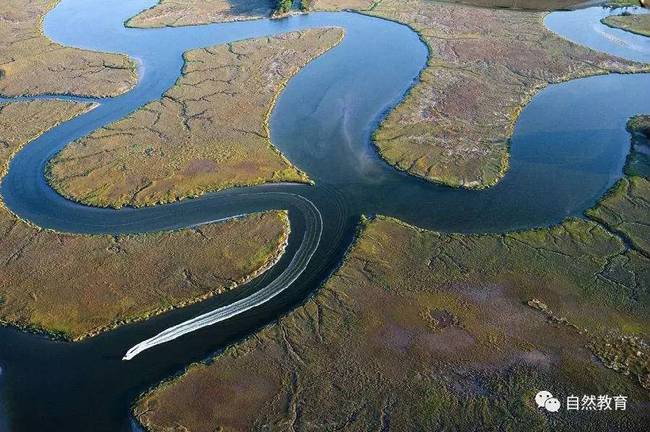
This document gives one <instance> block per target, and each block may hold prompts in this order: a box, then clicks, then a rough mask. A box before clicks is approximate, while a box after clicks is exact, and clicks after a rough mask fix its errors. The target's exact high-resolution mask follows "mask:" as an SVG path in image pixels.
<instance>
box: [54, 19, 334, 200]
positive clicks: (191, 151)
mask: <svg viewBox="0 0 650 432" xmlns="http://www.w3.org/2000/svg"><path fill="white" fill-rule="evenodd" d="M341 38H342V31H341V30H339V29H318V30H308V31H305V32H302V33H288V34H284V35H280V36H276V37H271V38H265V39H255V40H247V41H243V42H236V43H232V44H227V45H223V46H217V47H213V48H208V49H198V50H193V51H190V52H188V53H186V54H185V60H186V64H185V68H184V70H183V75H182V77H181V78H180V79H179V80H178V82H177V84H176V85H175V86H174V87H173V88H172V89H170V90H169V91H168V92H167V93H166V94H165V95H164V96H163V98H162V99H161V100H159V101H156V102H152V103H150V104H148V105H146V106H145V107H143V108H141V109H140V110H138V111H137V112H135V113H133V114H132V115H130V116H128V117H126V118H124V119H122V120H120V121H118V122H116V123H113V124H111V125H109V126H106V127H104V128H103V129H100V130H97V131H95V132H94V133H92V134H91V135H90V136H88V137H87V138H84V139H82V140H80V141H78V142H75V143H72V144H71V145H69V146H67V147H66V148H65V149H64V150H63V151H62V152H61V153H60V154H58V155H57V156H56V157H55V158H54V159H53V161H52V162H51V164H50V166H49V178H50V181H51V183H52V184H53V186H54V187H55V188H56V189H57V190H58V191H59V192H60V193H62V194H63V195H65V196H67V197H70V198H72V199H74V200H77V201H81V202H84V203H87V204H91V205H96V206H113V207H120V206H124V205H134V206H144V205H152V204H156V203H160V202H169V201H174V200H178V199H181V198H184V197H188V196H197V195H200V194H202V193H204V192H208V191H215V190H219V189H224V188H228V187H231V186H237V185H255V184H260V183H266V182H282V181H285V182H307V181H308V178H307V176H306V174H304V173H303V172H301V171H300V170H299V169H297V168H296V167H294V166H293V165H291V163H290V162H289V161H288V160H286V159H285V158H284V157H283V156H282V155H281V154H280V152H279V151H277V150H276V148H275V147H274V146H273V145H272V144H271V142H270V141H269V131H268V126H267V118H268V115H269V113H270V111H271V108H272V107H273V105H274V103H275V98H276V96H277V95H278V93H279V92H280V91H281V90H282V88H283V87H284V84H285V83H286V82H287V80H288V79H289V78H290V77H291V76H293V75H294V74H295V73H297V72H298V71H299V70H300V68H301V67H302V66H303V65H304V64H306V63H307V62H308V61H310V60H311V59H312V58H314V57H316V56H318V55H320V54H322V53H323V52H325V51H327V50H328V49H329V48H331V47H332V46H334V45H336V44H337V43H338V42H339V41H340V40H341Z"/></svg>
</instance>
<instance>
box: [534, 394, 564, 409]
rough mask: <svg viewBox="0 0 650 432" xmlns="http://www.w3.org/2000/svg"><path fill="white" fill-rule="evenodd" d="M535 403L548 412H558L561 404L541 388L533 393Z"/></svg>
mask: <svg viewBox="0 0 650 432" xmlns="http://www.w3.org/2000/svg"><path fill="white" fill-rule="evenodd" d="M535 403H536V404H537V406H538V407H539V408H544V409H545V410H546V411H548V412H558V411H559V410H560V406H561V404H560V401H559V400H558V399H556V398H554V397H553V395H552V394H551V392H548V391H546V390H542V391H540V392H538V393H537V394H536V395H535Z"/></svg>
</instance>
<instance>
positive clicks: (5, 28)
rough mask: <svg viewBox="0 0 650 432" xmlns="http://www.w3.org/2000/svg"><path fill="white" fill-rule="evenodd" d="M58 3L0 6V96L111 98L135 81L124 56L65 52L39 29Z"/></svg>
mask: <svg viewBox="0 0 650 432" xmlns="http://www.w3.org/2000/svg"><path fill="white" fill-rule="evenodd" d="M58 2H59V0H39V1H34V0H3V1H2V2H0V23H2V24H1V25H0V94H1V95H4V96H19V95H34V94H40V93H48V94H74V95H81V96H97V97H103V96H116V95H118V94H121V93H124V92H126V91H127V90H129V89H130V88H131V87H133V86H134V85H135V83H136V81H137V76H136V71H135V63H134V62H133V61H131V60H130V59H129V58H128V57H127V56H124V55H118V54H108V53H99V52H94V51H86V50H82V49H77V48H69V47H64V46H61V45H59V44H57V43H54V42H52V41H51V40H50V39H48V38H47V37H45V35H43V33H42V31H41V26H42V20H43V17H44V16H45V14H46V13H47V12H48V11H49V10H50V9H52V8H53V7H54V6H56V4H57V3H58Z"/></svg>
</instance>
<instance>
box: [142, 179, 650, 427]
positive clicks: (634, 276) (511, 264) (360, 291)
mask: <svg viewBox="0 0 650 432" xmlns="http://www.w3.org/2000/svg"><path fill="white" fill-rule="evenodd" d="M648 203H650V181H648V179H647V178H644V177H640V176H628V177H627V178H625V179H623V180H621V181H620V182H619V183H618V184H617V185H616V186H615V187H614V188H613V189H612V191H611V192H610V194H608V195H607V196H606V197H605V198H603V200H602V201H601V202H600V203H599V204H598V205H597V206H596V207H595V208H594V209H592V210H590V211H589V212H587V218H586V219H569V220H567V221H565V222H564V223H562V224H560V225H557V226H554V227H549V228H541V229H535V230H528V231H522V232H514V233H509V234H503V235H494V234H493V235H489V234H487V235H464V234H444V233H437V232H432V231H426V230H422V229H418V228H416V227H413V226H409V225H406V224H404V223H402V222H400V221H398V220H395V219H390V218H385V217H377V218H375V219H373V220H366V221H364V223H363V224H362V228H361V229H360V232H359V234H358V238H357V240H356V242H355V244H354V246H353V247H352V249H351V250H350V252H349V253H348V255H347V258H346V260H345V262H344V263H343V264H342V266H341V267H340V268H339V269H338V271H336V273H335V274H334V275H333V276H332V277H331V278H330V280H329V281H328V282H327V283H326V284H325V285H324V287H323V288H321V289H320V291H319V292H318V293H317V294H316V295H315V296H314V297H313V298H311V299H310V300H309V301H308V302H307V303H306V304H305V305H304V306H302V307H300V308H298V309H297V310H295V311H293V312H291V313H289V314H288V315H287V316H285V317H283V318H281V319H280V320H279V321H278V322H277V323H275V324H273V325H270V326H269V327H267V328H265V329H263V330H262V331H261V332H259V333H258V334H256V335H255V336H254V337H251V338H249V339H248V340H246V341H244V342H242V343H239V344H237V345H235V346H233V347H231V348H229V349H227V350H226V351H225V352H224V353H223V354H221V355H219V356H218V357H216V358H215V359H214V360H213V361H211V362H209V363H206V364H196V365H193V366H191V367H190V368H189V369H188V370H187V372H186V373H185V374H184V375H183V376H181V377H180V378H177V379H175V380H172V381H170V382H168V383H165V384H163V385H161V386H160V387H158V388H157V389H154V390H153V391H152V392H150V393H148V394H145V395H144V396H143V397H142V398H141V400H140V401H139V402H138V403H137V404H136V406H135V408H134V409H135V414H136V416H137V418H138V419H139V420H140V422H141V423H142V424H143V425H144V426H145V427H146V428H147V429H148V430H150V431H166V430H173V429H174V428H176V429H182V430H187V431H192V432H201V431H212V430H224V431H238V430H241V431H244V430H289V429H292V430H302V429H309V428H316V429H323V430H340V429H342V430H358V431H366V430H380V429H382V428H384V429H385V428H387V425H390V430H398V431H412V430H485V431H502V430H523V429H526V430H531V431H573V430H576V425H577V424H579V425H580V428H582V429H590V430H612V429H616V430H629V431H632V430H639V431H640V430H644V428H645V425H647V424H648V421H649V420H650V413H648V411H647V409H646V408H645V407H646V406H647V404H648V403H649V402H650V347H649V345H648V340H647V335H648V334H649V332H650V291H649V287H650V259H649V258H650V249H649V246H650V231H648V230H647V227H648V226H649V225H650V207H649V204H648ZM540 389H548V390H550V391H551V392H552V393H553V394H554V395H556V396H557V397H559V398H560V400H562V398H566V396H568V395H570V394H580V395H582V394H588V395H589V394H596V395H597V394H616V395H618V394H623V395H627V396H628V405H627V410H626V411H625V412H621V411H619V412H616V411H612V412H608V413H607V415H606V416H603V415H600V416H599V415H594V413H589V412H567V411H561V412H560V413H557V414H553V415H552V416H551V415H549V414H548V413H544V412H543V411H542V410H539V409H538V408H537V407H536V406H535V404H534V401H533V399H534V395H535V394H536V392H537V391H539V390H540Z"/></svg>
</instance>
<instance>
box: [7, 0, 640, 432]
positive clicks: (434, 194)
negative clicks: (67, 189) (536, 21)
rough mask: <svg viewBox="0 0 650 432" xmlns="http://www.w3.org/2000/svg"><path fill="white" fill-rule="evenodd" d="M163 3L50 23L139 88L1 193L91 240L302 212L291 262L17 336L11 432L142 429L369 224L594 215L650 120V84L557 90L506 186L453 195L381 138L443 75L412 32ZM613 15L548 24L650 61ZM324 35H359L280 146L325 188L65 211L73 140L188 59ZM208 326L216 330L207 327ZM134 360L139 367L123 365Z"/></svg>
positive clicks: (100, 0)
mask: <svg viewBox="0 0 650 432" xmlns="http://www.w3.org/2000/svg"><path fill="white" fill-rule="evenodd" d="M153 3H155V1H154V0H129V1H125V0H63V1H62V2H61V3H60V4H59V5H58V6H57V7H56V8H55V9H54V10H52V11H51V12H50V13H49V14H48V15H47V17H46V20H45V23H44V27H45V32H46V34H47V35H48V36H49V37H50V38H52V39H54V40H55V41H57V42H59V43H61V44H64V45H70V46H77V47H81V48H86V49H91V50H98V51H109V52H120V53H125V54H128V55H130V56H132V57H133V58H136V59H137V60H138V64H139V70H138V72H139V81H138V84H137V86H136V87H135V88H134V89H133V90H131V91H130V92H128V93H125V94H124V95H122V96H119V97H115V98H106V99H92V98H90V99H89V98H77V97H72V96H71V97H67V98H68V99H73V100H83V101H87V100H93V101H96V102H98V103H99V106H98V107H97V108H95V109H94V110H92V111H90V112H88V113H86V114H84V115H81V116H79V117H77V118H75V119H72V120H70V121H68V122H66V123H63V124H61V125H59V126H58V127H56V128H54V129H52V130H50V131H48V132H47V133H45V134H44V135H42V136H41V137H40V138H38V139H37V140H35V141H33V142H32V143H30V144H29V145H28V146H26V147H25V148H24V149H23V150H22V151H20V152H19V153H18V154H17V155H16V157H15V159H14V160H13V161H12V162H11V164H10V169H9V172H8V174H7V176H6V177H5V178H4V180H3V182H2V184H1V186H0V192H1V193H2V197H3V199H4V201H5V202H6V204H7V205H8V206H9V208H10V209H11V210H12V211H14V212H15V213H17V214H18V215H20V216H21V217H23V218H25V219H28V220H30V221H32V222H34V223H35V224H37V225H40V226H43V227H47V228H52V229H55V230H59V231H66V232H80V233H135V232H147V231H157V230H162V229H172V228H180V227H187V226H192V225H196V224H202V223H208V222H210V221H214V220H219V219H222V218H227V217H232V216H235V215H240V214H245V213H250V212H254V211H260V210H268V209H288V210H289V217H290V222H291V227H292V231H291V235H290V238H289V245H288V248H287V252H286V253H285V255H284V256H283V258H282V259H281V260H280V262H279V263H278V264H277V265H276V266H274V267H273V268H272V269H271V270H269V271H267V272H266V273H265V274H263V275H262V276H260V277H259V278H257V279H256V280H254V281H253V282H251V283H249V284H247V285H246V286H244V287H241V288H240V289H237V290H234V292H230V293H227V294H225V295H223V296H219V297H217V298H214V299H211V300H208V301H205V302H202V303H200V304H196V305H193V306H190V307H187V308H183V309H179V310H175V311H172V312H169V313H166V314H164V315H161V316H159V317H156V318H154V319H151V320H149V321H146V322H142V323H137V324H132V325H127V326H124V327H121V328H118V329H117V330H115V331H111V332H108V333H106V334H102V335H99V336H97V337H94V338H91V339H89V340H87V341H84V342H81V343H74V344H71V343H65V342H60V341H53V340H50V339H47V338H45V337H42V336H37V335H32V334H26V333H22V332H20V331H18V330H15V329H12V328H0V431H2V430H4V429H7V430H9V428H11V430H12V431H42V430H75V431H76V430H80V431H81V430H93V431H104V430H106V431H111V432H114V431H119V430H133V429H134V428H136V426H135V425H134V424H133V422H132V421H131V419H130V418H129V406H130V403H131V402H132V401H133V400H134V398H135V397H136V396H137V395H138V394H139V393H140V392H141V391H143V390H144V389H146V388H148V387H149V386H151V385H154V384H155V383H157V382H159V381H160V380H162V379H164V378H166V377H168V376H170V375H173V374H174V373H177V372H178V371H180V370H182V369H183V367H184V366H185V365H187V364H188V363H189V362H192V361H197V360H201V359H204V358H206V357H208V356H209V355H210V354H212V353H214V352H218V351H219V350H220V349H222V347H224V346H227V345H228V344H230V343H232V342H234V341H237V340H239V339H241V338H242V337H245V336H246V335H248V334H250V333H251V332H253V331H255V330H256V329H258V328H259V327H261V326H263V325H266V324H268V323H269V322H272V321H273V320H274V319H275V318H277V317H278V316H279V315H281V314H282V313H285V312H286V311H288V310H290V309H292V308H293V307H295V305H296V304H298V303H300V302H302V301H304V300H305V299H306V298H307V297H308V296H309V295H310V294H311V293H313V291H314V289H316V288H317V287H318V286H319V285H320V284H321V283H322V281H323V280H324V279H325V278H326V277H327V276H328V275H329V274H330V273H331V272H332V271H333V270H334V269H335V268H336V266H337V264H338V263H339V262H340V260H341V258H342V256H343V254H344V253H345V250H346V248H347V247H348V245H349V244H350V241H351V239H352V236H353V233H354V230H355V227H356V225H357V223H358V221H359V217H360V215H362V214H379V213H380V214H385V215H389V216H394V217H397V218H399V219H402V220H405V221H407V222H410V223H413V224H415V225H418V226H420V227H424V228H431V229H436V230H442V231H458V232H502V231H508V230H513V229H522V228H529V227H535V226H544V225H549V224H553V223H557V222H559V221H561V220H562V219H564V218H566V217H567V216H580V215H581V214H582V212H583V211H584V210H585V209H586V208H589V207H590V206H592V205H593V204H594V203H595V202H596V201H597V200H598V199H599V198H600V197H601V196H602V194H603V193H604V192H605V191H606V190H607V189H608V188H609V187H610V186H611V185H612V184H613V183H614V182H615V181H616V180H617V179H618V178H620V176H621V175H622V167H623V164H624V161H625V157H626V155H627V153H628V150H629V136H628V133H627V132H626V131H625V123H626V120H627V118H628V117H630V116H631V115H634V114H637V113H642V112H650V75H648V74H639V75H607V76H598V77H592V78H586V79H580V80H575V81H570V82H567V83H563V84H559V85H553V86H550V87H548V88H547V89H545V90H543V91H542V92H540V93H539V94H538V95H537V96H536V97H535V98H534V99H533V101H532V102H531V103H530V104H529V105H528V106H527V107H526V108H525V109H524V111H523V112H522V114H521V116H520V118H519V120H518V122H517V126H516V128H515V132H514V135H513V138H512V152H511V154H512V157H511V168H510V170H509V172H508V174H507V175H506V176H505V178H504V179H503V180H502V181H501V182H500V183H499V184H498V185H497V186H495V187H493V188H490V189H488V190H484V191H468V190H461V189H451V188H447V187H442V186H437V185H434V184H431V183H427V182H425V181H423V180H420V179H417V178H414V177H410V176H408V175H405V174H403V173H400V172H398V171H396V170H394V169H393V168H392V167H390V166H388V165H386V164H385V163H384V162H383V161H382V160H381V159H380V158H379V157H378V156H377V154H376V152H375V150H374V149H373V147H372V145H371V143H370V136H371V133H372V131H373V130H374V129H375V128H376V127H377V125H378V123H379V122H380V121H381V119H382V118H383V116H384V115H385V113H386V112H387V111H388V110H390V109H391V108H392V107H393V106H395V104H397V103H398V102H399V101H400V99H401V98H402V97H403V95H404V93H405V92H406V91H407V90H408V89H409V88H410V87H411V86H412V85H413V83H414V80H416V79H417V76H418V74H419V72H420V70H421V69H422V68H423V67H424V65H425V64H426V60H427V49H426V47H425V46H424V45H423V44H422V43H421V41H420V40H419V38H418V36H417V35H416V34H415V33H414V32H413V31H411V30H410V29H409V28H408V27H406V26H403V25H400V24H398V23H394V22H390V21H386V20H382V19H378V18H373V17H369V16H365V15H361V14H355V13H347V12H339V13H311V14H308V15H299V16H293V17H290V18H287V19H282V20H257V21H248V22H238V23H226V24H213V25H204V26H193V27H183V28H162V29H127V28H125V27H124V26H123V22H124V21H125V20H126V19H127V18H129V17H131V16H133V15H135V14H136V13H138V12H139V11H140V10H142V9H144V8H147V7H150V6H151V5H152V4H153ZM607 13H609V12H608V11H606V10H604V9H600V8H590V9H584V10H579V11H574V12H556V13H552V14H550V15H548V16H547V19H546V25H547V26H548V27H549V28H550V29H552V30H553V31H555V32H557V33H559V34H561V35H563V36H565V37H567V38H568V39H571V40H574V41H575V42H577V43H581V44H584V45H587V46H590V47H593V48H595V49H599V50H602V51H607V52H611V53H613V54H615V55H619V56H622V57H626V58H629V59H633V60H638V61H644V62H650V43H649V42H648V41H647V39H646V40H644V39H643V38H642V37H641V36H636V35H633V34H630V33H626V32H623V31H620V30H615V29H610V28H608V27H605V26H602V25H601V24H600V23H599V19H600V18H601V17H602V16H604V14H607ZM324 26H325V27H329V26H338V27H343V28H345V31H346V36H345V38H344V40H343V42H342V43H341V44H340V45H339V46H337V47H336V48H334V49H332V50H331V51H329V52H327V53H326V54H325V55H323V56H321V57H319V58H318V59H316V60H314V61H313V62H311V63H310V64H308V65H307V66H306V67H305V68H304V69H303V70H302V71H301V72H300V73H299V74H298V75H296V76H295V77H294V78H293V79H292V80H291V81H290V82H289V84H288V86H287V88H286V89H285V91H284V92H283V93H282V95H281V97H280V98H279V100H278V102H277V105H276V107H275V109H274V111H273V113H272V117H271V125H270V126H271V134H272V137H271V138H272V141H273V143H274V144H275V145H276V146H277V147H278V148H279V149H280V150H281V151H282V152H283V153H284V154H285V155H286V156H287V157H288V158H289V159H290V160H291V161H292V162H293V163H294V164H295V165H297V166H298V167H299V168H301V169H303V170H304V171H306V172H307V173H308V174H309V175H310V177H311V178H312V179H314V180H315V182H316V186H305V185H291V184H283V185H265V186H259V187H253V188H242V189H231V190H227V191H223V192H219V193H213V194H207V195H205V196H203V197H201V198H198V199H193V200H185V201H182V202H178V203H174V204H169V205H162V206H157V207H151V208H144V209H133V208H126V209H120V210H111V209H99V208H91V207H86V206H82V205H79V204H76V203H74V202H71V201H69V200H66V199H64V198H62V197H61V196H59V195H58V194H57V193H56V192H54V191H53V190H52V189H51V188H50V187H49V185H48V184H47V182H46V181H45V178H44V167H45V165H46V163H47V161H48V160H49V158H51V157H52V155H53V154H55V153H56V152H57V151H59V150H60V149H61V148H62V147H63V146H65V145H66V144H67V143H69V142H71V141H72V140H74V139H77V138H79V137H82V136H84V135H86V134H88V133H90V132H92V131H93V130H95V129H97V128H99V127H102V126H104V125H106V124H107V123H110V122H113V121H115V120H118V119H120V118H122V117H124V116H126V115H127V114H128V113H130V112H133V111H134V110H136V109H138V108H139V107H141V106H142V105H144V104H146V103H148V102H150V101H152V100H155V99H158V98H160V96H161V95H162V94H163V93H164V92H165V91H166V90H167V89H168V88H169V87H171V86H172V85H173V84H174V82H175V81H176V79H177V78H178V76H179V74H180V71H181V67H182V53H183V52H184V51H186V50H188V49H192V48H198V47H204V46H212V45H216V44H222V43H226V42H230V41H236V40H241V39H245V38H254V37H261V36H266V35H271V34H278V33H283V32H287V31H293V30H300V29H306V28H314V27H324ZM43 97H48V96H43ZM225 318H228V319H227V320H224V321H222V322H219V321H221V320H222V319H225ZM216 322H218V324H214V323H216ZM207 324H214V325H209V326H207V327H203V325H207ZM157 335H158V336H157ZM181 335H183V336H182V337H179V338H178V339H175V338H176V337H177V336H181ZM151 338H153V339H151ZM143 341H144V342H143ZM158 342H169V343H165V344H162V345H157V343H158ZM129 349H131V351H130V354H129V355H127V358H130V359H131V360H130V361H128V362H127V361H123V360H122V358H123V356H124V355H125V353H126V352H127V350H129ZM144 349H146V351H144ZM136 354H137V356H136ZM3 420H4V422H3ZM3 428H4V429H3Z"/></svg>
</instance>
